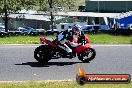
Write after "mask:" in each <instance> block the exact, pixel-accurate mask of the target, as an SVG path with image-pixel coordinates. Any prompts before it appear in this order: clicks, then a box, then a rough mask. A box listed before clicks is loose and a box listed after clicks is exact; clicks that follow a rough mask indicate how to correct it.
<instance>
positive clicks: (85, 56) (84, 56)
mask: <svg viewBox="0 0 132 88" xmlns="http://www.w3.org/2000/svg"><path fill="white" fill-rule="evenodd" d="M90 53H91V56H90V57H89V54H90ZM95 56H96V52H95V49H93V48H89V49H87V50H86V51H85V52H82V53H80V54H78V58H79V60H81V61H82V62H84V63H89V61H91V60H93V59H94V58H95Z"/></svg>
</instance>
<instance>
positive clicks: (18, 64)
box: [0, 45, 132, 81]
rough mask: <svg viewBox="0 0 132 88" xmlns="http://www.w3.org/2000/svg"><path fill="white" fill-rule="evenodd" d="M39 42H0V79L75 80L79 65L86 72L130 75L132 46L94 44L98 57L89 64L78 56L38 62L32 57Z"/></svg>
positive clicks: (131, 70) (131, 71) (131, 73)
mask: <svg viewBox="0 0 132 88" xmlns="http://www.w3.org/2000/svg"><path fill="white" fill-rule="evenodd" d="M37 46H39V45H0V81H25V80H68V79H71V80H75V77H76V73H77V69H78V67H79V66H82V67H83V68H84V69H85V70H86V72H87V73H88V74H98V73H101V74H106V73H109V74H110V73H112V74H115V73H119V74H121V73H123V74H130V75H131V76H132V45H93V46H94V48H95V50H96V53H97V56H96V58H95V59H94V60H93V61H91V62H90V63H82V62H81V61H79V60H78V59H77V58H73V59H67V58H60V59H54V60H51V61H50V62H49V64H47V65H41V64H39V63H37V61H36V60H35V59H34V57H33V53H34V50H35V48H36V47H37Z"/></svg>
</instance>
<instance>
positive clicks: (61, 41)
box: [56, 24, 82, 58]
mask: <svg viewBox="0 0 132 88" xmlns="http://www.w3.org/2000/svg"><path fill="white" fill-rule="evenodd" d="M81 30H82V29H81V26H80V25H79V24H75V25H73V26H72V27H71V28H69V29H67V30H64V31H63V32H60V33H59V34H58V35H57V38H56V40H57V42H58V46H59V47H60V48H62V49H64V50H66V52H67V53H68V54H69V55H70V58H72V57H73V55H72V49H70V48H69V46H67V44H66V42H67V41H70V45H71V46H72V47H76V46H78V43H74V41H73V37H74V35H77V36H80V35H81Z"/></svg>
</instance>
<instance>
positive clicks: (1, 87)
mask: <svg viewBox="0 0 132 88" xmlns="http://www.w3.org/2000/svg"><path fill="white" fill-rule="evenodd" d="M0 88H132V83H129V84H85V85H82V86H81V85H78V84H77V83H76V82H34V81H29V82H17V83H13V82H11V83H0Z"/></svg>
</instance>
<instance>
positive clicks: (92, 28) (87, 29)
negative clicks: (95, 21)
mask: <svg viewBox="0 0 132 88" xmlns="http://www.w3.org/2000/svg"><path fill="white" fill-rule="evenodd" d="M93 30H94V26H93V25H84V26H82V31H84V32H85V31H93Z"/></svg>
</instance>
